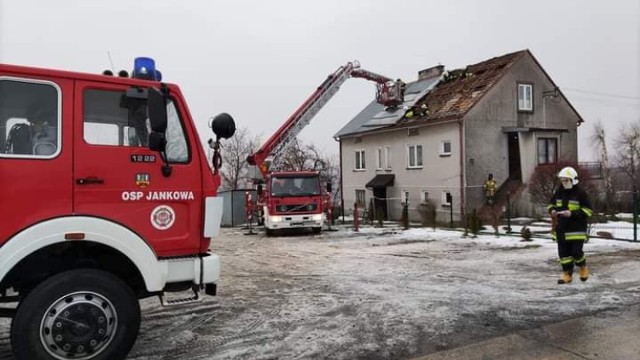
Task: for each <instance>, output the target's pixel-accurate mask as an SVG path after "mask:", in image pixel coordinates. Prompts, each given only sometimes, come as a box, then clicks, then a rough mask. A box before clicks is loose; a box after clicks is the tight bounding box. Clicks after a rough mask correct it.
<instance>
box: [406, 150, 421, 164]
mask: <svg viewBox="0 0 640 360" xmlns="http://www.w3.org/2000/svg"><path fill="white" fill-rule="evenodd" d="M408 150H409V151H408V152H409V154H408V155H409V156H408V165H409V168H410V169H411V168H422V145H409V147H408Z"/></svg>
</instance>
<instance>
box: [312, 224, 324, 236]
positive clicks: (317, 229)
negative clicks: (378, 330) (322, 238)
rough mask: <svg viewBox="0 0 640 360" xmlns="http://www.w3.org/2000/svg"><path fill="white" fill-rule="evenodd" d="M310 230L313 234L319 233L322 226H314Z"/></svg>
mask: <svg viewBox="0 0 640 360" xmlns="http://www.w3.org/2000/svg"><path fill="white" fill-rule="evenodd" d="M312 231H313V233H314V234H320V233H321V232H322V228H321V227H320V226H318V227H314V228H313V229H312Z"/></svg>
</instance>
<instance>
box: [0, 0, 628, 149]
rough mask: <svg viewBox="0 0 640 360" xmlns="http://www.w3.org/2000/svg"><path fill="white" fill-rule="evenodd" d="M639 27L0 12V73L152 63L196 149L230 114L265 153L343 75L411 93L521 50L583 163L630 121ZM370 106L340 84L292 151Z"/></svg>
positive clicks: (267, 8)
mask: <svg viewBox="0 0 640 360" xmlns="http://www.w3.org/2000/svg"><path fill="white" fill-rule="evenodd" d="M639 18H640V2H639V1H638V0H616V1H605V0H600V1H597V0H570V1H566V0H563V1H559V0H539V1H535V2H530V1H526V2H525V1H514V0H482V1H479V0H476V1H474V0H459V1H431V0H358V1H356V0H352V1H348V0H323V1H313V2H312V1H301V0H269V1H257V0H256V1H239V0H236V1H218V0H208V1H205V0H191V1H168V0H154V1H142V0H92V1H81V0H59V1H47V0H0V62H3V63H12V64H25V65H34V66H39V67H55V68H62V69H66V70H77V71H83V72H95V73H99V72H101V71H102V70H104V69H107V68H112V63H113V68H114V69H115V70H116V71H117V70H120V69H126V70H131V68H132V64H133V59H134V58H135V57H137V56H149V57H152V58H154V59H155V60H156V63H157V66H158V68H159V69H160V70H161V71H162V74H163V77H164V79H163V80H165V81H167V82H173V83H177V84H179V85H180V86H181V88H182V91H183V92H184V94H185V96H186V98H187V101H188V102H189V106H190V109H191V113H192V115H193V117H194V119H195V120H196V122H197V123H198V127H199V130H200V132H201V135H202V136H203V137H204V136H205V135H206V136H208V134H207V133H208V131H209V130H208V129H207V120H208V118H209V117H211V116H213V115H215V114H218V113H220V112H228V113H230V114H232V115H233V116H234V117H235V119H236V123H237V125H238V126H239V127H247V128H249V129H250V131H251V133H252V134H254V135H260V136H261V137H262V139H263V140H266V138H267V137H268V136H270V135H271V134H272V133H273V131H275V130H276V129H277V128H278V127H279V126H280V125H281V124H282V123H283V122H284V120H285V119H286V118H288V117H289V116H290V115H291V113H293V111H294V110H295V109H296V108H297V107H298V106H299V105H300V104H301V103H302V102H303V101H304V100H305V99H306V98H307V97H308V96H309V95H310V94H311V93H312V92H313V91H314V89H315V88H316V87H317V86H318V85H319V84H320V83H321V82H322V81H323V80H324V79H325V78H326V76H327V75H328V74H330V73H332V72H333V71H335V70H336V69H337V68H338V67H339V66H340V65H342V64H344V63H346V62H348V61H352V60H359V61H360V62H361V64H362V67H363V68H365V69H367V70H370V71H374V72H377V73H380V74H383V75H386V76H389V77H391V78H398V77H400V78H402V79H404V80H405V81H412V80H415V79H416V78H417V72H418V71H419V70H421V69H424V68H427V67H430V66H433V65H437V64H438V63H440V64H444V65H445V67H446V68H447V69H453V68H456V67H462V66H465V65H468V64H473V63H476V62H479V61H483V60H486V59H489V58H491V57H494V56H499V55H502V54H505V53H509V52H513V51H518V50H522V49H530V50H531V51H532V53H533V55H534V56H535V57H536V58H537V59H538V61H540V63H541V64H542V66H543V67H544V68H545V70H546V71H547V72H548V73H549V75H550V76H551V77H552V79H553V80H554V81H555V82H556V84H557V85H558V86H559V87H560V88H561V89H562V90H563V92H564V93H565V95H566V96H567V97H568V99H569V101H570V102H571V103H572V104H573V105H574V106H575V107H576V109H577V110H578V112H579V113H580V114H581V115H582V117H583V118H584V119H585V121H586V123H585V124H584V125H583V126H582V127H581V128H580V130H579V135H580V141H581V142H580V144H579V157H580V160H581V161H587V160H594V159H595V155H594V151H593V149H592V148H591V147H590V145H589V141H588V138H589V136H590V135H591V134H592V126H593V124H595V123H597V122H598V121H602V123H603V124H605V129H606V131H607V133H608V134H609V135H610V136H611V137H613V136H614V135H616V134H617V133H618V131H619V129H620V126H621V124H623V123H630V122H631V121H638V120H639V119H640V45H639V43H640V21H639V20H638V19H639ZM109 55H110V56H109ZM374 92H375V88H374V85H373V83H370V82H367V81H365V80H363V79H351V80H349V81H347V82H346V83H345V84H344V85H343V86H342V89H341V91H340V92H339V93H338V94H337V95H336V96H335V97H334V98H333V100H332V101H331V102H330V103H329V104H328V105H327V106H326V107H325V108H324V109H323V110H322V111H321V112H320V113H319V114H318V116H316V118H314V119H313V121H312V122H311V124H310V125H309V126H308V127H307V128H305V129H304V130H303V132H302V133H301V138H302V139H303V141H306V142H313V143H314V144H316V145H317V146H319V147H320V148H321V149H323V150H324V151H325V152H326V153H337V151H338V144H337V143H336V142H335V141H334V140H333V138H332V136H333V135H334V134H335V133H336V132H337V131H338V130H340V128H342V126H344V125H345V124H346V123H347V122H348V121H349V120H350V119H351V118H352V117H353V116H354V115H356V114H357V113H358V112H359V111H360V110H361V109H362V108H363V107H364V106H366V105H367V104H368V103H369V102H370V101H371V100H372V99H373V97H374Z"/></svg>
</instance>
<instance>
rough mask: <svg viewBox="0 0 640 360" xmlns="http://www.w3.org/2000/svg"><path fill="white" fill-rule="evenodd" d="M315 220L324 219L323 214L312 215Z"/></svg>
mask: <svg viewBox="0 0 640 360" xmlns="http://www.w3.org/2000/svg"><path fill="white" fill-rule="evenodd" d="M311 219H312V220H313V221H322V214H315V215H313V216H312V217H311Z"/></svg>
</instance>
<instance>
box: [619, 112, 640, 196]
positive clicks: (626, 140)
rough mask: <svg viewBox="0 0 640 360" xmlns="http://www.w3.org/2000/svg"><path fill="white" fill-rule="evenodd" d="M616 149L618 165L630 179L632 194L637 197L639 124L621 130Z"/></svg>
mask: <svg viewBox="0 0 640 360" xmlns="http://www.w3.org/2000/svg"><path fill="white" fill-rule="evenodd" d="M617 147H618V165H619V166H620V167H621V168H622V170H623V171H624V172H626V173H627V174H628V175H629V177H630V178H631V184H632V189H633V193H634V194H635V195H637V192H638V181H639V180H640V123H635V124H632V125H630V126H628V127H623V128H622V129H621V131H620V137H619V138H618V140H617Z"/></svg>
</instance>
